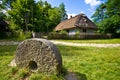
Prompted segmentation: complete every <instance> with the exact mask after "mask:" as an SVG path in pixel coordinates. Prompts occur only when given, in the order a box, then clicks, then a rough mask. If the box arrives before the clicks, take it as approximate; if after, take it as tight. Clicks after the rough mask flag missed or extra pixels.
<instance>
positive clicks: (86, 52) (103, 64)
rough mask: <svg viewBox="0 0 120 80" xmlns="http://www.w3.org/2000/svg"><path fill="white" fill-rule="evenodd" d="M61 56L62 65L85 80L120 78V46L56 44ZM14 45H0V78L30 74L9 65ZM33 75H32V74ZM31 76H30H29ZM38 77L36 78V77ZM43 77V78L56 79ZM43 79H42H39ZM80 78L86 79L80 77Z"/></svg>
mask: <svg viewBox="0 0 120 80" xmlns="http://www.w3.org/2000/svg"><path fill="white" fill-rule="evenodd" d="M57 47H58V49H59V50H60V53H61V55H62V58H63V66H64V67H65V68H66V69H67V70H69V71H71V72H75V73H77V75H78V76H79V77H80V78H81V77H86V78H87V80H120V47H115V48H95V47H71V46H63V45H57ZM15 50H16V45H12V46H10V45H9V46H0V80H20V79H22V77H25V76H26V75H31V74H30V73H28V72H27V71H26V70H18V68H15V67H9V66H8V64H9V63H10V61H11V60H12V59H13V58H14V54H15ZM33 75H34V76H33ZM31 76H32V77H31ZM31 76H30V77H31V79H30V80H39V79H40V77H41V75H39V74H32V75H31ZM36 78H38V79H36ZM57 79H58V78H55V77H54V79H53V77H52V78H49V79H48V78H45V77H44V80H57ZM41 80H43V79H41ZM81 80H86V79H85V78H84V79H81Z"/></svg>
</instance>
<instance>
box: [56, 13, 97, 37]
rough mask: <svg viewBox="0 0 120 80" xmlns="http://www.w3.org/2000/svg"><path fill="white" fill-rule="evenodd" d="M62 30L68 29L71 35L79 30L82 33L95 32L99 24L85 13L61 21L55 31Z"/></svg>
mask: <svg viewBox="0 0 120 80" xmlns="http://www.w3.org/2000/svg"><path fill="white" fill-rule="evenodd" d="M61 30H66V31H67V32H68V33H69V35H74V34H76V32H78V31H79V32H80V33H88V34H91V33H92V34H93V33H95V31H96V30H97V26H96V25H95V24H94V23H93V22H92V21H91V20H90V19H89V18H88V17H87V16H86V15H85V14H79V15H77V16H75V17H71V18H70V19H68V20H65V21H62V22H61V23H59V24H58V25H57V26H56V28H55V31H61Z"/></svg>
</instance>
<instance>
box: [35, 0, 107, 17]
mask: <svg viewBox="0 0 120 80" xmlns="http://www.w3.org/2000/svg"><path fill="white" fill-rule="evenodd" d="M36 1H39V0H36ZM43 1H45V0H43ZM46 1H47V2H48V3H50V4H51V5H52V7H55V6H57V7H58V6H59V5H60V4H61V3H62V2H63V3H64V4H65V8H66V11H67V14H68V16H70V15H72V16H75V15H78V14H80V13H84V14H86V15H87V16H88V17H89V18H90V17H91V16H92V14H93V13H94V11H95V9H96V7H97V6H98V5H100V4H101V3H104V2H105V1H106V0H46Z"/></svg>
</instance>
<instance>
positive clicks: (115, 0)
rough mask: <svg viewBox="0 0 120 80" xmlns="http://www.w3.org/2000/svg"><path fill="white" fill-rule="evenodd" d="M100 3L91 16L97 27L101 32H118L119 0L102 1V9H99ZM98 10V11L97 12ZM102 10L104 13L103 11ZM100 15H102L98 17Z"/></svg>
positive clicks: (119, 25)
mask: <svg viewBox="0 0 120 80" xmlns="http://www.w3.org/2000/svg"><path fill="white" fill-rule="evenodd" d="M102 5H103V4H101V5H100V6H99V7H98V8H97V9H96V12H95V13H94V14H93V16H92V18H93V20H94V22H96V23H97V25H98V27H99V32H101V33H111V34H115V35H117V34H120V0H108V1H107V2H106V3H104V5H105V7H103V8H104V10H105V12H104V10H101V9H102V8H101V6H102ZM98 10H99V12H98ZM103 12H104V13H103ZM101 15H102V17H100V16H101Z"/></svg>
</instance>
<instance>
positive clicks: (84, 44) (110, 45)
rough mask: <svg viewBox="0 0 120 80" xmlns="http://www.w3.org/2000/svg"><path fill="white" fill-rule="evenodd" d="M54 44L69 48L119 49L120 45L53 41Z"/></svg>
mask: <svg viewBox="0 0 120 80" xmlns="http://www.w3.org/2000/svg"><path fill="white" fill-rule="evenodd" d="M51 42H53V43H54V44H60V45H67V46H91V47H118V46H120V44H95V43H72V42H61V41H54V40H51Z"/></svg>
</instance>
